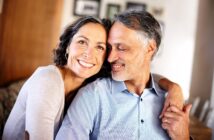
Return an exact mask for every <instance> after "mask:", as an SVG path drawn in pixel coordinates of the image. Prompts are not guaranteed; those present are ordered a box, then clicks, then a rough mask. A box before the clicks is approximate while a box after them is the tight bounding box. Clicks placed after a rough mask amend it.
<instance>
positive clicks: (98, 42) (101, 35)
mask: <svg viewBox="0 0 214 140" xmlns="http://www.w3.org/2000/svg"><path fill="white" fill-rule="evenodd" d="M106 38H107V36H106V31H105V29H104V27H103V26H102V25H100V24H97V23H87V24H85V25H83V26H82V27H81V28H80V29H79V31H78V32H77V33H76V34H75V35H74V36H73V39H72V40H71V43H70V45H69V47H68V52H69V53H68V62H67V65H66V67H68V68H69V69H70V70H71V71H73V73H74V74H75V75H76V76H77V77H79V78H83V79H86V78H89V77H91V76H93V75H95V74H96V73H98V72H99V71H100V69H101V67H102V64H103V62H104V59H105V55H106V40H107V39H106Z"/></svg>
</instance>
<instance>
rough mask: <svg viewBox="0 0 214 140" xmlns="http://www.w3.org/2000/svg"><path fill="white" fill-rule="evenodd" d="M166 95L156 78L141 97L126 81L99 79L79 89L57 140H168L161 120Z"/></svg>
mask: <svg viewBox="0 0 214 140" xmlns="http://www.w3.org/2000/svg"><path fill="white" fill-rule="evenodd" d="M165 93H166V92H165V91H163V90H161V89H160V88H159V86H158V85H157V83H155V82H154V80H153V78H152V80H151V84H150V88H147V89H144V91H143V94H142V95H141V96H138V95H137V94H135V93H130V92H129V91H128V90H127V87H126V85H125V83H124V82H117V81H114V80H111V79H110V78H108V79H98V80H96V81H95V82H93V83H91V84H88V85H87V86H86V87H83V88H82V89H80V90H79V93H78V94H77V96H76V97H75V99H74V100H73V102H72V104H71V105H70V107H69V109H68V112H67V115H66V117H65V118H64V120H63V123H62V125H61V128H60V130H59V132H58V134H57V136H56V140H72V139H73V140H89V139H90V140H167V139H169V137H168V135H167V133H166V131H165V130H164V129H163V128H162V127H161V120H160V119H159V115H160V112H161V110H162V107H163V103H164V100H165Z"/></svg>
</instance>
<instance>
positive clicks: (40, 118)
mask: <svg viewBox="0 0 214 140" xmlns="http://www.w3.org/2000/svg"><path fill="white" fill-rule="evenodd" d="M55 77H56V76H55ZM28 85H29V86H28V91H27V92H29V93H28V97H27V101H26V124H25V130H26V131H27V132H28V133H29V137H30V140H53V139H54V123H55V119H56V116H57V113H58V112H59V108H60V103H61V98H60V96H62V95H60V94H62V92H60V88H59V83H58V82H56V79H55V78H54V75H47V74H41V75H40V76H37V77H36V78H34V79H33V80H31V82H30V83H29V84H28Z"/></svg>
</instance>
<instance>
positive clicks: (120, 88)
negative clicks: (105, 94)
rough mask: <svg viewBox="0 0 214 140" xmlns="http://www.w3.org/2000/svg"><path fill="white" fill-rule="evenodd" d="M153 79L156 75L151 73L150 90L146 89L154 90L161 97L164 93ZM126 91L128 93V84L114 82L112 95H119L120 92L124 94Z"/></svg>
mask: <svg viewBox="0 0 214 140" xmlns="http://www.w3.org/2000/svg"><path fill="white" fill-rule="evenodd" d="M153 77H154V75H153V74H152V73H151V74H150V78H151V80H150V84H149V88H146V89H148V90H153V91H154V93H155V94H157V95H158V96H159V95H160V94H163V92H164V91H163V90H162V89H161V88H160V87H159V85H158V83H156V81H154V78H153ZM124 91H128V89H127V87H126V84H125V83H124V82H123V81H115V80H112V93H118V92H124Z"/></svg>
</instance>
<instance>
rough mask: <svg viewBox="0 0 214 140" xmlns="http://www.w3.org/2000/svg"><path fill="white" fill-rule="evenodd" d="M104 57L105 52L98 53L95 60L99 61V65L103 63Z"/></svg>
mask: <svg viewBox="0 0 214 140" xmlns="http://www.w3.org/2000/svg"><path fill="white" fill-rule="evenodd" d="M105 57H106V53H103V54H99V55H98V56H97V61H98V62H99V64H100V67H101V66H102V65H103V63H104V60H105Z"/></svg>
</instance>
